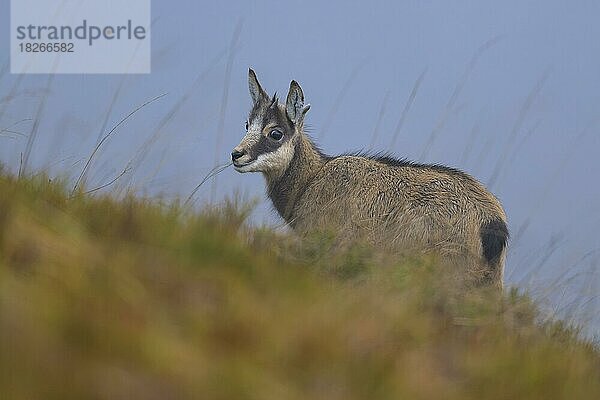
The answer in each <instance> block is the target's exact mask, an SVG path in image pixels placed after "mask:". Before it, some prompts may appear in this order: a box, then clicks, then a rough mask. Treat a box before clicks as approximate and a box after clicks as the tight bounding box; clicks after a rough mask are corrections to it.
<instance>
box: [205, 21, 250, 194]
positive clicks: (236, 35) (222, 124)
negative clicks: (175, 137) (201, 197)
mask: <svg viewBox="0 0 600 400" xmlns="http://www.w3.org/2000/svg"><path fill="white" fill-rule="evenodd" d="M243 25H244V21H243V20H242V19H240V20H239V21H238V23H237V24H236V26H235V30H234V32H233V36H232V37H231V42H230V43H229V50H228V55H227V65H226V66H225V82H224V84H223V95H222V97H221V107H220V110H219V125H218V127H217V137H216V138H215V139H216V140H215V160H214V162H213V165H215V164H216V163H217V161H218V159H219V154H220V153H221V141H222V139H223V133H224V131H225V112H226V111H227V103H228V102H229V86H230V83H231V70H232V67H233V58H234V57H235V53H236V52H235V50H236V47H237V43H238V41H239V39H240V34H241V33H242V26H243ZM217 185H218V183H217V178H216V176H215V179H213V182H212V185H211V189H210V201H211V203H212V202H213V201H214V199H215V195H216V192H217Z"/></svg>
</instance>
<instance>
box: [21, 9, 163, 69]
mask: <svg viewBox="0 0 600 400" xmlns="http://www.w3.org/2000/svg"><path fill="white" fill-rule="evenodd" d="M10 22H11V37H10V41H11V72H12V73H149V72H150V57H151V51H150V0H126V1H123V0H86V1H83V2H82V1H80V0H11V20H10Z"/></svg>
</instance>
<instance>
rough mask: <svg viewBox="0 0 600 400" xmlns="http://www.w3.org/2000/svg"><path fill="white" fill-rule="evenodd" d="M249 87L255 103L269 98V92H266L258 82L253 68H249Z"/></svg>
mask: <svg viewBox="0 0 600 400" xmlns="http://www.w3.org/2000/svg"><path fill="white" fill-rule="evenodd" d="M248 88H249V89H250V96H252V101H253V102H254V104H256V103H258V102H259V101H260V100H262V99H268V98H269V96H268V95H267V92H265V91H264V90H263V88H262V87H261V86H260V83H258V79H257V78H256V74H255V73H254V71H253V70H252V68H248Z"/></svg>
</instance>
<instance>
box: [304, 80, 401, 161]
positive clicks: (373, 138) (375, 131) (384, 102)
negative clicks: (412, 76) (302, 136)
mask: <svg viewBox="0 0 600 400" xmlns="http://www.w3.org/2000/svg"><path fill="white" fill-rule="evenodd" d="M389 100H390V91H389V90H388V91H387V92H385V96H383V100H382V102H381V107H380V108H379V113H378V114H377V122H375V128H373V134H371V143H369V150H371V149H372V148H373V147H374V146H375V143H376V142H377V138H378V137H379V131H380V130H381V122H382V121H383V116H384V115H385V110H386V108H387V103H388V101H389ZM305 131H306V129H305Z"/></svg>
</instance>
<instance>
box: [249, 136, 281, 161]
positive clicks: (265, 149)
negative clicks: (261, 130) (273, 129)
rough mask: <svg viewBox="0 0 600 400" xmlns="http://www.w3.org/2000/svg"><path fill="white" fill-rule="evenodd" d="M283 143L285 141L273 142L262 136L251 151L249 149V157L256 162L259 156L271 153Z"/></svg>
mask: <svg viewBox="0 0 600 400" xmlns="http://www.w3.org/2000/svg"><path fill="white" fill-rule="evenodd" d="M284 141H285V139H282V140H280V141H275V140H272V139H269V138H268V137H265V136H262V137H261V138H260V140H259V141H258V143H256V144H255V145H254V146H253V147H252V149H250V156H251V157H252V159H253V160H256V159H257V158H258V156H260V155H261V154H267V153H272V152H274V151H275V150H277V149H278V148H279V146H281V144H282V143H283V142H284Z"/></svg>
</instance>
